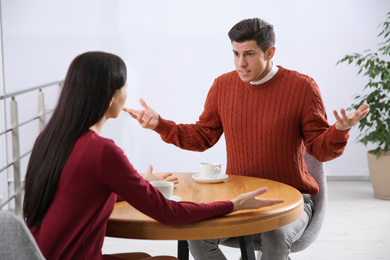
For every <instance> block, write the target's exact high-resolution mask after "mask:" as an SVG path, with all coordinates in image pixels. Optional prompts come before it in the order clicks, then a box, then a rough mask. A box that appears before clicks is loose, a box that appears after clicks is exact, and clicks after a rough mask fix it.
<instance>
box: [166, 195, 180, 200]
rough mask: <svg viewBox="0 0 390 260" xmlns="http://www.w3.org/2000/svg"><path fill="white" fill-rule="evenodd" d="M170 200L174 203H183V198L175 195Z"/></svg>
mask: <svg viewBox="0 0 390 260" xmlns="http://www.w3.org/2000/svg"><path fill="white" fill-rule="evenodd" d="M168 199H169V200H173V201H181V197H179V196H175V195H171V196H170V197H169V198H168Z"/></svg>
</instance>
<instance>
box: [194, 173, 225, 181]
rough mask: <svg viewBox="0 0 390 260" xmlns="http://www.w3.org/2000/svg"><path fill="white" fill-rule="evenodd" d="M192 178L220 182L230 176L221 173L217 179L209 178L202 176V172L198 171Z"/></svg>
mask: <svg viewBox="0 0 390 260" xmlns="http://www.w3.org/2000/svg"><path fill="white" fill-rule="evenodd" d="M192 178H193V179H194V180H196V181H197V182H201V183H220V182H223V181H225V180H226V179H227V178H229V176H228V175H226V174H220V175H218V177H217V178H215V179H207V178H202V177H200V173H197V174H193V175H192Z"/></svg>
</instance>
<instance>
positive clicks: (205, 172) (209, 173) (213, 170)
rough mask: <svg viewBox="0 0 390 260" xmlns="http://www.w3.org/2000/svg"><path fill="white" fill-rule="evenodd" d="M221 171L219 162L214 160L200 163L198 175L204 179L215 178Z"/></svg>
mask: <svg viewBox="0 0 390 260" xmlns="http://www.w3.org/2000/svg"><path fill="white" fill-rule="evenodd" d="M220 173H221V164H220V163H215V162H203V163H200V176H201V178H205V179H216V178H217V177H218V175H219V174H220Z"/></svg>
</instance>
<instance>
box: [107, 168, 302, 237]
mask: <svg viewBox="0 0 390 260" xmlns="http://www.w3.org/2000/svg"><path fill="white" fill-rule="evenodd" d="M193 174H194V173H174V175H175V176H177V177H178V178H179V184H178V185H177V189H176V190H175V191H174V193H173V195H176V196H180V197H181V198H182V201H192V202H197V203H207V202H214V201H220V200H229V199H233V198H235V197H236V196H237V195H239V194H241V193H245V192H248V191H252V190H255V189H258V188H260V187H268V191H267V192H266V193H265V194H263V195H261V197H262V198H269V199H271V198H272V199H284V200H285V202H284V203H282V204H278V205H274V206H271V207H265V208H261V209H257V210H243V211H236V212H233V213H231V214H228V215H224V216H220V217H215V218H211V219H206V220H203V221H199V222H195V223H191V224H186V225H180V226H166V225H163V224H161V223H159V222H157V221H155V220H153V219H152V218H150V217H148V216H146V215H144V214H142V213H141V212H139V211H137V210H136V209H134V208H133V207H132V206H130V205H129V204H128V203H127V202H125V201H122V202H117V203H116V204H115V207H114V210H113V212H112V214H111V216H110V219H109V221H108V224H107V231H106V236H110V237H120V238H133V239H156V240H194V239H213V238H221V237H236V236H244V235H251V234H256V233H261V232H265V231H269V230H273V229H276V228H279V227H281V226H284V225H287V224H289V223H292V222H294V221H295V220H297V219H298V218H299V217H300V216H301V215H302V213H303V199H302V194H301V193H300V192H299V191H298V190H296V189H295V188H293V187H291V186H289V185H286V184H283V183H280V182H275V181H270V180H266V179H260V178H254V177H246V176H236V175H229V178H228V179H227V180H226V181H224V182H222V183H214V184H208V183H198V182H196V181H195V180H194V179H193V178H192V175H193Z"/></svg>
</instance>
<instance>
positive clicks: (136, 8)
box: [1, 0, 390, 177]
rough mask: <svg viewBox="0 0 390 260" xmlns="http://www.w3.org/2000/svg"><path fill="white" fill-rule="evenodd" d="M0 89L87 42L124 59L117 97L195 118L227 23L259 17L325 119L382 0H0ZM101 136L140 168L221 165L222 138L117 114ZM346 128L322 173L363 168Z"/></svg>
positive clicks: (33, 81)
mask: <svg viewBox="0 0 390 260" xmlns="http://www.w3.org/2000/svg"><path fill="white" fill-rule="evenodd" d="M1 8H2V21H3V25H2V26H3V41H4V42H3V47H4V59H5V67H4V70H5V86H6V91H7V92H13V91H16V90H20V89H24V88H28V87H32V86H36V85H40V84H44V83H47V82H51V81H56V80H59V79H63V78H64V76H65V74H66V70H67V68H68V66H69V64H70V62H71V60H72V59H73V58H74V57H75V56H76V55H78V54H80V53H82V52H85V51H89V50H102V51H107V52H112V53H115V54H118V55H120V56H121V57H122V58H123V59H124V60H125V62H126V63H127V66H128V72H129V88H128V90H129V97H128V100H127V103H126V105H127V106H130V107H134V108H139V107H140V105H139V104H138V99H139V98H141V97H143V98H145V99H146V101H147V102H148V103H149V104H150V105H151V106H152V107H154V108H155V109H156V110H157V111H158V112H159V113H160V114H161V115H162V116H163V117H165V118H168V119H172V120H175V121H176V122H183V123H191V122H195V121H196V120H197V118H198V116H199V115H200V113H201V112H202V108H203V104H204V100H205V97H206V94H207V91H208V89H209V87H210V86H211V84H212V82H213V80H214V78H216V77H218V76H219V75H220V74H222V73H225V72H227V71H230V70H233V69H234V65H233V55H232V51H231V44H230V42H229V39H228V37H227V32H228V30H229V29H230V28H231V27H232V26H233V25H234V24H235V23H236V22H238V21H240V20H242V19H244V18H252V17H260V18H263V19H265V20H266V21H268V22H270V23H271V24H273V25H274V27H275V31H276V49H277V52H276V56H275V59H274V60H275V62H276V64H278V65H282V66H284V67H286V68H289V69H294V70H298V71H300V72H302V73H305V74H308V75H310V76H312V77H313V78H314V79H315V80H316V81H317V83H318V84H319V86H320V89H321V91H322V94H323V98H324V101H325V105H326V107H327V109H328V110H327V111H328V117H329V121H330V122H331V123H334V121H335V120H334V117H333V114H332V110H333V109H340V108H341V107H348V106H349V105H350V104H351V102H352V101H353V99H352V95H353V94H355V93H358V92H359V91H360V90H361V89H362V87H363V86H364V85H365V80H364V79H363V78H362V77H357V76H356V72H357V70H356V69H355V68H354V67H352V66H349V67H348V66H347V65H339V66H336V62H337V61H338V60H339V59H341V58H342V57H343V56H344V55H345V54H349V53H352V52H361V51H363V50H365V49H368V48H375V47H376V44H377V43H378V41H377V38H376V36H377V34H378V33H379V29H377V26H378V25H379V24H380V23H381V22H382V21H383V20H384V19H385V15H386V13H387V12H388V11H389V10H390V4H389V1H388V0H360V1H359V0H342V1H340V0H327V1H324V0H319V1H311V0H301V1H299V0H298V1H282V0H274V1H260V0H257V1H255V0H241V1H233V0H228V1H227V0H216V1H206V0H197V1H182V0H172V1H163V0H142V1H130V0H122V1H116V0H100V1H96V0H84V1H80V0H66V1H65V0H61V1H50V0H35V1H29V0H1ZM103 135H104V136H106V137H109V138H112V139H114V140H115V142H116V143H117V144H118V145H119V146H120V147H122V148H123V149H124V151H125V152H126V154H127V155H128V157H129V159H130V161H131V162H132V163H133V165H134V166H135V167H136V168H137V169H138V170H139V171H141V172H143V171H144V170H146V168H147V166H148V164H152V165H153V166H154V169H155V171H197V170H198V163H199V162H200V161H205V160H207V161H208V160H212V161H220V162H222V163H223V165H224V166H225V165H226V158H225V157H226V152H225V144H224V139H221V141H220V142H219V143H218V144H217V145H216V146H215V147H213V148H212V149H210V150H209V151H207V152H204V153H195V152H188V151H183V150H180V149H178V148H176V147H174V146H172V145H168V144H165V143H163V142H162V141H161V140H160V138H159V136H158V135H157V134H155V133H154V132H152V131H149V130H144V129H142V128H141V127H140V126H139V125H138V124H137V123H136V121H134V120H132V119H131V118H130V117H129V116H127V115H125V114H122V115H121V116H120V117H119V119H117V120H112V121H109V123H108V124H107V125H106V126H105V129H104V131H103ZM357 135H358V132H357V129H353V130H352V131H351V138H350V142H349V144H348V146H347V149H346V151H345V153H344V155H343V156H342V157H340V158H338V159H336V160H334V161H332V162H329V163H326V165H325V167H326V170H327V173H328V175H330V176H363V177H366V176H368V170H367V163H366V159H365V156H366V155H365V154H366V150H367V149H368V148H366V147H364V146H363V145H362V144H359V143H356V142H355V139H356V137H357Z"/></svg>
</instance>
